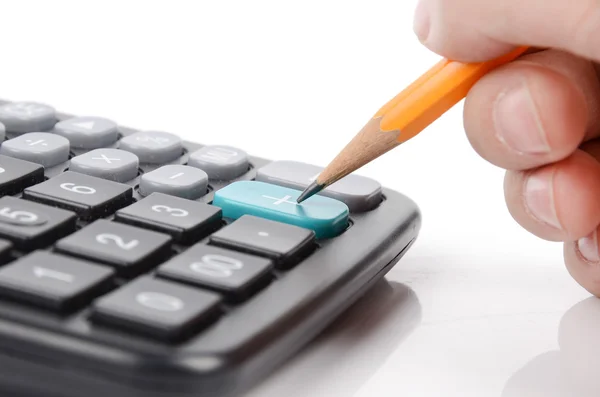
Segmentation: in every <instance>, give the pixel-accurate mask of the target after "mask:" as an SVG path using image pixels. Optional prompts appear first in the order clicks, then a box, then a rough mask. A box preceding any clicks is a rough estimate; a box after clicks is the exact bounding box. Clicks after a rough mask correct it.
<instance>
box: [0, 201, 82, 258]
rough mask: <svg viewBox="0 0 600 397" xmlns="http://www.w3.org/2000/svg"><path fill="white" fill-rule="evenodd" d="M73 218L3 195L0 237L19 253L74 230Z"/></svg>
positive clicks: (64, 213)
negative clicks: (13, 246)
mask: <svg viewBox="0 0 600 397" xmlns="http://www.w3.org/2000/svg"><path fill="white" fill-rule="evenodd" d="M76 221H77V216H76V215H75V213H73V212H71V211H66V210H62V209H60V208H52V207H49V206H47V205H44V204H39V203H34V202H31V201H27V200H23V199H19V198H16V197H10V196H5V197H2V198H0V237H2V238H5V239H7V240H10V241H12V242H13V243H14V245H15V246H16V247H17V248H18V249H21V250H26V251H31V250H34V249H36V248H41V247H44V246H47V245H50V244H52V243H53V242H55V241H56V240H58V239H59V238H61V237H64V236H66V235H67V234H69V233H71V232H73V231H74V230H75V223H76Z"/></svg>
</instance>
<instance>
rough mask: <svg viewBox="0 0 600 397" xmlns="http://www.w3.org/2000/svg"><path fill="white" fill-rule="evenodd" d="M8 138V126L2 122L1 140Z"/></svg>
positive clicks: (0, 126)
mask: <svg viewBox="0 0 600 397" xmlns="http://www.w3.org/2000/svg"><path fill="white" fill-rule="evenodd" d="M4 139H6V127H5V126H4V124H2V123H0V141H3V140H4Z"/></svg>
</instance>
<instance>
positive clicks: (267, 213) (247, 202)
mask: <svg viewBox="0 0 600 397" xmlns="http://www.w3.org/2000/svg"><path fill="white" fill-rule="evenodd" d="M300 193H302V192H301V191H299V190H294V189H289V188H286V187H282V186H277V185H271V184H269V183H264V182H257V181H240V182H234V183H232V184H230V185H228V186H226V187H224V188H223V189H221V190H218V191H217V192H216V193H215V198H214V200H213V205H215V206H217V207H220V208H221V210H222V211H223V216H224V217H226V218H231V219H237V218H239V217H241V216H242V215H253V216H257V217H261V218H265V219H270V220H272V221H277V222H282V223H287V224H290V225H295V226H299V227H303V228H305V229H310V230H313V231H314V232H315V237H316V238H331V237H335V236H337V235H339V234H340V233H342V232H343V231H344V230H345V229H346V228H347V227H348V214H349V212H350V211H349V209H348V206H346V204H344V203H342V202H341V201H338V200H334V199H331V198H329V197H324V196H317V195H315V196H313V197H311V198H310V199H308V200H306V201H304V202H303V203H302V204H298V203H297V202H296V199H297V198H298V196H299V195H300Z"/></svg>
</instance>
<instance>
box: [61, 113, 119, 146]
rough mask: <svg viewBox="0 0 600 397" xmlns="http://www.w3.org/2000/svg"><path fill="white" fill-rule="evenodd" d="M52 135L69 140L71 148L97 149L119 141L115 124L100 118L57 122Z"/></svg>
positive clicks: (77, 118) (76, 118)
mask: <svg viewBox="0 0 600 397" xmlns="http://www.w3.org/2000/svg"><path fill="white" fill-rule="evenodd" d="M54 133H55V134H58V135H61V136H63V137H65V138H66V139H68V140H69V142H70V143H71V147H72V148H76V149H97V148H101V147H106V146H110V145H112V144H113V143H115V142H116V141H117V139H119V131H118V129H117V123H115V122H114V121H112V120H108V119H105V118H102V117H73V118H70V119H66V120H63V121H60V122H58V123H57V124H56V125H55V126H54Z"/></svg>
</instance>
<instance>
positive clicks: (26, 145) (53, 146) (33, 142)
mask: <svg viewBox="0 0 600 397" xmlns="http://www.w3.org/2000/svg"><path fill="white" fill-rule="evenodd" d="M69 150H70V146H69V141H68V140H67V139H66V138H63V137H62V136H59V135H56V134H50V133H47V132H30V133H27V134H23V135H20V136H18V137H16V138H13V139H9V140H7V141H5V142H3V143H2V145H1V146H0V154H2V155H5V156H9V157H14V158H17V159H21V160H25V161H29V162H32V163H36V164H40V165H43V166H44V167H53V166H55V165H58V164H61V163H64V162H65V161H67V160H68V159H69Z"/></svg>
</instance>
